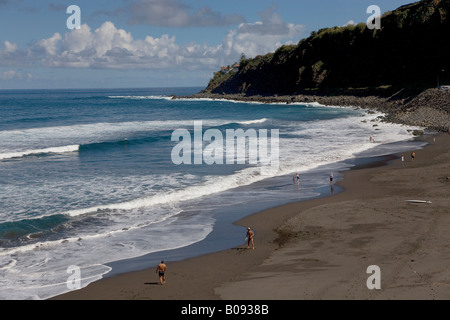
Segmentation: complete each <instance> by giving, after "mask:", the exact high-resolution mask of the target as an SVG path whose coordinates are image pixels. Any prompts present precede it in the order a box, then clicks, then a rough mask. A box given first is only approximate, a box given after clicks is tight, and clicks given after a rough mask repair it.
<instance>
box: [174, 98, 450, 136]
mask: <svg viewBox="0 0 450 320" xmlns="http://www.w3.org/2000/svg"><path fill="white" fill-rule="evenodd" d="M402 91H403V90H400V91H399V92H397V93H395V94H393V95H391V96H389V97H387V96H386V97H384V96H377V95H375V94H374V93H364V92H361V93H359V94H358V95H355V94H353V95H352V94H340V95H331V96H330V95H318V94H292V95H247V94H244V93H236V94H230V93H223V94H219V93H208V92H200V93H196V94H193V95H190V96H174V97H172V99H213V100H222V99H223V100H232V101H238V102H255V103H263V104H264V103H266V104H270V103H286V104H291V103H300V104H302V103H319V104H321V105H325V106H341V107H355V108H362V109H366V110H368V111H370V110H376V111H378V112H381V113H384V114H385V119H384V121H386V122H392V123H397V124H406V125H410V126H418V127H424V128H426V129H429V130H433V131H438V132H450V92H446V91H443V90H438V89H428V90H425V91H423V92H421V93H420V94H418V95H416V96H409V97H405V96H403V95H402Z"/></svg>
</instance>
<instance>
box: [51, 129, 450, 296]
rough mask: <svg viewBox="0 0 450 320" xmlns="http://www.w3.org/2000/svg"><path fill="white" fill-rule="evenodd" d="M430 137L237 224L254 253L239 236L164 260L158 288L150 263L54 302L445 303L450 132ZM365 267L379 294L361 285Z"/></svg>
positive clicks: (449, 289) (449, 286)
mask: <svg viewBox="0 0 450 320" xmlns="http://www.w3.org/2000/svg"><path fill="white" fill-rule="evenodd" d="M427 139H428V140H429V142H430V144H429V145H428V146H427V147H425V148H424V149H420V150H414V151H415V152H416V158H415V160H414V161H412V160H411V158H410V155H409V153H406V152H405V153H403V154H404V155H405V162H402V161H401V158H400V157H399V156H400V155H399V154H398V155H397V156H398V158H396V159H395V160H393V161H391V162H390V163H389V164H388V165H384V166H375V167H371V168H363V169H356V170H350V171H347V172H344V179H343V181H341V182H339V185H340V186H341V187H343V188H344V191H343V192H340V193H337V194H335V195H332V196H330V197H326V198H319V199H314V200H309V201H304V202H298V203H292V204H288V205H283V206H280V207H276V208H273V209H269V210H265V211H262V212H260V213H257V214H254V215H251V216H249V217H246V218H244V219H242V220H240V221H238V222H237V224H239V225H243V226H251V227H252V229H253V230H255V232H256V237H255V246H256V249H255V250H251V249H247V244H246V243H245V242H244V238H245V234H243V235H242V241H243V243H242V245H241V246H239V247H235V248H231V249H228V250H223V251H220V252H216V253H211V254H206V255H203V256H200V257H195V258H191V259H186V260H183V261H178V262H171V261H166V263H167V266H168V271H167V279H166V281H167V282H166V284H165V285H159V279H158V276H157V274H156V272H155V270H156V265H154V266H149V269H147V270H142V271H137V272H130V273H125V274H120V275H117V276H114V277H110V278H105V279H102V280H100V281H97V282H94V283H91V284H90V285H88V286H87V287H86V288H83V289H81V290H77V291H72V292H69V293H67V294H63V295H60V296H57V297H55V298H53V299H65V300H71V299H75V300H77V299H82V300H89V299H97V300H105V299H113V300H116V299H117V300H119V299H120V300H143V299H149V300H219V299H223V300H241V299H245V300H256V299H258V300H259V299H270V300H298V299H308V300H317V299H358V300H359V299H449V298H450V269H449V268H448V266H449V265H450V233H449V232H448V230H450V197H449V195H450V181H446V179H445V177H447V176H450V135H448V134H440V135H437V136H436V141H435V142H434V141H433V137H431V136H430V137H428V138H427ZM411 151H412V150H411ZM412 199H418V200H430V201H431V202H432V203H431V204H430V203H408V202H406V201H405V200H412ZM371 265H376V266H378V267H379V270H380V275H381V289H379V290H377V289H373V290H369V289H368V287H367V280H368V278H369V277H370V276H372V274H369V273H367V268H368V267H369V266H371Z"/></svg>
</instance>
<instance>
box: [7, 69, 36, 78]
mask: <svg viewBox="0 0 450 320" xmlns="http://www.w3.org/2000/svg"><path fill="white" fill-rule="evenodd" d="M32 78H33V75H32V74H31V73H21V72H17V71H15V70H8V71H3V72H1V73H0V80H12V79H18V80H24V79H25V80H30V79H32Z"/></svg>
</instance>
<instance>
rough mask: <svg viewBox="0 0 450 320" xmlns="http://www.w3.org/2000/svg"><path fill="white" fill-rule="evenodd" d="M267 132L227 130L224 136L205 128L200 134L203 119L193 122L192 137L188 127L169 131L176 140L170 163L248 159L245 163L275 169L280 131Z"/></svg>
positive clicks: (219, 162) (278, 157)
mask: <svg viewBox="0 0 450 320" xmlns="http://www.w3.org/2000/svg"><path fill="white" fill-rule="evenodd" d="M268 131H269V130H267V129H259V130H255V129H252V128H249V129H247V130H245V131H244V130H243V129H227V130H226V136H225V139H224V136H223V134H222V132H221V131H220V130H219V129H208V130H206V131H205V132H204V133H203V122H202V121H194V136H193V137H192V135H191V133H190V132H189V130H187V129H176V130H175V131H174V132H173V133H172V138H171V139H172V141H174V142H178V144H177V145H175V147H174V148H173V149H172V153H171V157H172V162H173V163H174V164H176V165H180V164H189V165H190V164H195V165H200V164H203V163H205V164H208V165H212V164H246V163H247V160H246V159H247V158H248V164H251V165H258V164H260V165H263V166H270V167H271V168H276V169H278V168H279V162H280V152H279V145H280V142H279V134H280V131H279V129H271V130H270V136H269V135H268ZM204 145H206V146H205V147H203V146H204ZM269 146H270V153H269V152H268V151H269ZM192 153H193V154H192ZM247 155H248V157H247Z"/></svg>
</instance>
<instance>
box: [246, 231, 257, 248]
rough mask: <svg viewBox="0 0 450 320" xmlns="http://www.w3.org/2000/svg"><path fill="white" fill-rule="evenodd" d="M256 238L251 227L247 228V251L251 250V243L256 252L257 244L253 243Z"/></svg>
mask: <svg viewBox="0 0 450 320" xmlns="http://www.w3.org/2000/svg"><path fill="white" fill-rule="evenodd" d="M254 237H255V233H254V232H253V231H252V230H251V229H250V227H248V228H247V237H246V238H245V240H248V242H247V249H250V243H251V244H252V248H253V250H255V243H254V242H253V238H254Z"/></svg>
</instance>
